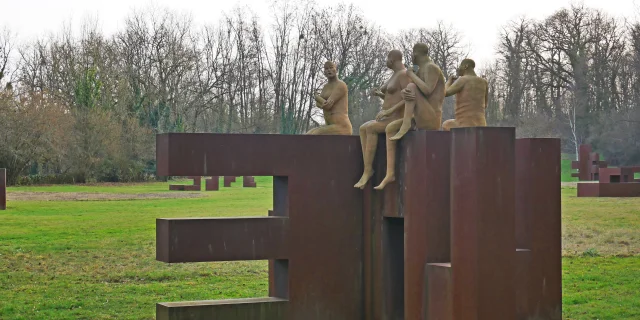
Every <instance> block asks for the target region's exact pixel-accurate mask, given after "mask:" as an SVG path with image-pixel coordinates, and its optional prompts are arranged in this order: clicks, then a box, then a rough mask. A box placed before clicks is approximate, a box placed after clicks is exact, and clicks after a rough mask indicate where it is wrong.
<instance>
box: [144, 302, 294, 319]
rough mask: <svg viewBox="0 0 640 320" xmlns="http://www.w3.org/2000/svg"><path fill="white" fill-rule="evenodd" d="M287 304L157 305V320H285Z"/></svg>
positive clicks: (195, 303) (181, 303) (202, 303)
mask: <svg viewBox="0 0 640 320" xmlns="http://www.w3.org/2000/svg"><path fill="white" fill-rule="evenodd" d="M286 306H287V300H285V299H278V298H257V299H234V300H210V301H194V302H188V303H183V302H170V303H159V304H157V305H156V319H157V320H232V319H237V320H258V319H284V318H285V311H286Z"/></svg>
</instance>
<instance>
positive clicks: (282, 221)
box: [156, 217, 289, 262]
mask: <svg viewBox="0 0 640 320" xmlns="http://www.w3.org/2000/svg"><path fill="white" fill-rule="evenodd" d="M288 235H289V218H287V217H256V218H192V219H157V221H156V239H157V241H158V250H157V254H156V259H157V260H159V261H163V262H204V261H235V260H266V259H287V258H288V257H289V256H288V247H289V241H288V240H289V239H288Z"/></svg>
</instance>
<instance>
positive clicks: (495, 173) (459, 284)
mask: <svg viewBox="0 0 640 320" xmlns="http://www.w3.org/2000/svg"><path fill="white" fill-rule="evenodd" d="M451 132H452V146H451V148H452V149H451V233H452V234H451V260H452V261H451V265H452V266H453V267H454V270H453V281H452V288H453V310H454V311H453V319H455V320H470V319H477V320H495V319H514V318H515V294H514V293H515V287H514V277H515V270H514V266H515V254H514V252H515V251H516V244H515V222H514V216H515V129H514V128H492V127H477V128H457V129H452V130H451Z"/></svg>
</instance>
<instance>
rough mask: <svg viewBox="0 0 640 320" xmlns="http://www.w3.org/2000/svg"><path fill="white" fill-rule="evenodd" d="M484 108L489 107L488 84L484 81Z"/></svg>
mask: <svg viewBox="0 0 640 320" xmlns="http://www.w3.org/2000/svg"><path fill="white" fill-rule="evenodd" d="M484 84H485V92H484V108H485V109H486V108H487V107H489V83H488V82H487V81H486V80H485V82H484Z"/></svg>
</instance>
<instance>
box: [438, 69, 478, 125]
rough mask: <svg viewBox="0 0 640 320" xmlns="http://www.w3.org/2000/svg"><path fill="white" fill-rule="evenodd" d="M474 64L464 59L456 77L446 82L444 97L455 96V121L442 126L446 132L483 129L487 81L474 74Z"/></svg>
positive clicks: (452, 120) (448, 121)
mask: <svg viewBox="0 0 640 320" xmlns="http://www.w3.org/2000/svg"><path fill="white" fill-rule="evenodd" d="M475 67H476V63H475V62H474V61H473V60H471V59H464V60H462V62H461V63H460V67H458V70H457V76H454V77H450V78H449V80H448V81H447V86H446V95H447V97H448V96H452V95H454V94H455V95H456V108H455V119H450V120H447V121H445V122H444V123H443V124H442V128H443V129H444V130H446V131H449V130H451V129H452V128H460V127H485V126H487V120H486V118H485V109H486V108H487V102H488V100H489V94H488V92H489V85H488V83H487V80H485V79H483V78H481V77H478V76H477V75H476V72H475V70H474V69H475Z"/></svg>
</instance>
